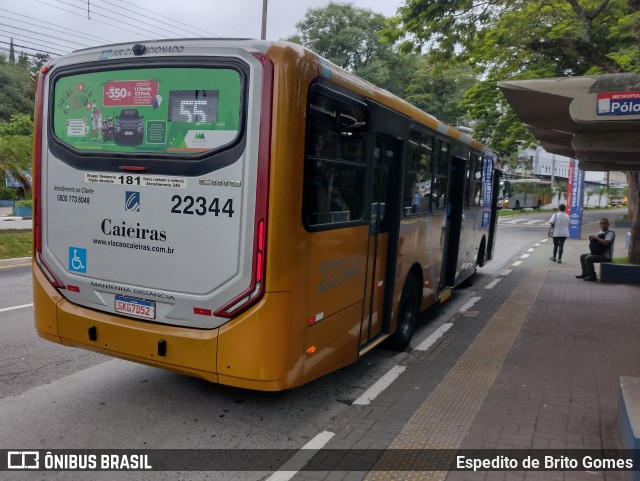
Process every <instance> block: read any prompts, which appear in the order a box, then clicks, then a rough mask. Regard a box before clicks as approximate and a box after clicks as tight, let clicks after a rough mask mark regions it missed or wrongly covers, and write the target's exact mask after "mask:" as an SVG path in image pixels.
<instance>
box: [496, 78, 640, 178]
mask: <svg viewBox="0 0 640 481" xmlns="http://www.w3.org/2000/svg"><path fill="white" fill-rule="evenodd" d="M498 87H499V88H500V89H501V90H502V93H503V94H504V96H505V97H506V99H507V101H508V102H509V104H510V105H511V107H512V108H513V110H514V112H515V113H516V115H517V116H518V117H519V118H520V120H522V122H523V123H524V124H525V125H526V126H527V128H528V129H529V131H530V132H531V133H532V134H533V135H534V136H535V137H536V139H537V140H538V141H539V142H540V144H541V145H542V147H544V149H545V150H546V151H547V152H550V153H553V154H559V155H564V156H566V157H570V158H572V159H577V160H578V161H579V165H580V169H582V170H596V171H611V170H616V171H638V170H640V74H636V73H625V74H607V75H594V76H585V77H566V78H546V79H533V80H510V81H504V82H498Z"/></svg>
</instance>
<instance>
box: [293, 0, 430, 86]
mask: <svg viewBox="0 0 640 481" xmlns="http://www.w3.org/2000/svg"><path fill="white" fill-rule="evenodd" d="M385 21H386V19H385V17H384V16H383V15H381V14H379V13H374V12H372V11H371V10H369V9H363V8H356V7H354V6H353V5H351V4H340V3H329V5H327V6H326V7H323V8H315V9H309V10H307V13H306V15H305V18H304V19H303V20H302V21H300V22H298V23H297V24H296V27H297V29H298V31H299V32H298V33H296V34H295V35H292V36H290V37H288V38H287V40H288V41H290V42H294V43H298V44H301V45H305V46H308V47H309V48H311V49H313V51H315V52H316V53H318V55H321V56H322V57H324V58H326V59H327V60H329V61H331V62H332V63H334V64H336V65H337V66H339V67H341V68H343V69H345V70H347V71H349V72H352V73H354V74H356V75H358V76H360V77H362V78H363V79H365V80H368V81H369V82H371V83H373V84H375V85H377V86H379V87H382V88H384V89H386V90H389V91H390V92H392V93H394V94H396V95H399V96H403V95H404V92H405V89H406V86H407V84H408V83H409V81H410V80H411V78H412V76H413V73H414V71H415V69H416V67H417V60H418V57H417V56H415V55H398V54H397V53H396V52H394V50H393V47H392V45H391V44H389V43H385V42H383V41H382V39H381V37H380V32H381V31H382V30H383V29H384V27H385Z"/></svg>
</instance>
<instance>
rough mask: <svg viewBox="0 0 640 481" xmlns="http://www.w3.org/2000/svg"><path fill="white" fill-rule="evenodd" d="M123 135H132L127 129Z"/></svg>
mask: <svg viewBox="0 0 640 481" xmlns="http://www.w3.org/2000/svg"><path fill="white" fill-rule="evenodd" d="M124 135H133V132H130V131H127V132H125V133H124Z"/></svg>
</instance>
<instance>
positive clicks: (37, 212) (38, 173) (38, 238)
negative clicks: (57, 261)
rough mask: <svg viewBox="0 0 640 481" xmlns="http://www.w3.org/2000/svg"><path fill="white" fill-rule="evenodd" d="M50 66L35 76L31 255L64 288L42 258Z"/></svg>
mask: <svg viewBox="0 0 640 481" xmlns="http://www.w3.org/2000/svg"><path fill="white" fill-rule="evenodd" d="M49 70H51V67H50V66H45V67H42V68H41V69H40V72H39V73H38V75H37V76H36V108H35V115H34V117H35V118H34V119H33V125H34V127H35V132H34V139H33V251H34V252H33V255H34V259H35V260H36V262H37V263H38V265H39V266H40V268H41V269H42V272H43V273H44V275H45V276H46V277H47V279H48V280H49V282H50V283H51V285H52V286H53V287H57V288H58V289H66V286H65V285H64V283H63V282H62V281H61V280H60V279H58V277H57V276H56V275H55V274H54V273H53V272H52V271H51V269H50V268H49V267H48V266H47V264H46V263H45V262H44V259H43V258H42V155H43V154H42V124H43V120H44V119H43V115H44V76H45V75H46V74H47V72H48V71H49Z"/></svg>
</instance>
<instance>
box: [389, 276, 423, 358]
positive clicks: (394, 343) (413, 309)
mask: <svg viewBox="0 0 640 481" xmlns="http://www.w3.org/2000/svg"><path fill="white" fill-rule="evenodd" d="M420 294H421V293H420V286H419V285H418V280H417V279H416V277H415V276H409V278H408V279H407V282H406V283H405V285H404V289H402V297H401V298H400V306H399V309H398V325H397V327H396V332H395V333H393V335H392V336H391V338H390V339H389V346H390V347H391V348H392V349H395V350H397V351H404V350H405V349H406V348H407V346H408V345H409V342H410V341H411V336H413V329H414V328H415V325H416V320H417V319H418V315H419V314H420V298H421V295H420Z"/></svg>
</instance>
